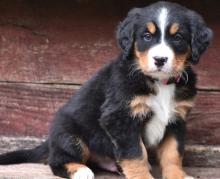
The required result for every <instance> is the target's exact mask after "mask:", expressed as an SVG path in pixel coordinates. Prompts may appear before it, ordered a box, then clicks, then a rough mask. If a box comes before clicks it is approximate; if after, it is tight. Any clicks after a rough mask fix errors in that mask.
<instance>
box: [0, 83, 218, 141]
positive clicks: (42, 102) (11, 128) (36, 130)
mask: <svg viewBox="0 0 220 179" xmlns="http://www.w3.org/2000/svg"><path fill="white" fill-rule="evenodd" d="M78 88H79V87H78V86H71V85H69V86H65V85H63V86H61V85H60V86H58V85H36V84H35V85H33V84H32V85H30V84H8V83H4V84H2V83H1V84H0V113H1V116H0V135H25V136H45V135H47V131H48V128H49V126H50V122H51V120H52V118H53V116H54V114H55V112H56V111H57V110H58V108H60V107H61V106H62V105H63V104H64V103H66V101H68V99H69V98H70V97H71V96H72V94H74V93H75V92H76V91H77V89H78ZM219 119H220V93H219V92H200V93H199V95H198V99H197V103H196V106H195V108H194V109H193V111H192V114H191V115H190V116H189V118H188V122H187V130H188V132H187V134H188V135H187V142H188V143H189V144H213V145H217V144H220V132H219V129H220V120H219Z"/></svg>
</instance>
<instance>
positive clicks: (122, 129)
mask: <svg viewBox="0 0 220 179" xmlns="http://www.w3.org/2000/svg"><path fill="white" fill-rule="evenodd" d="M106 111H107V112H104V114H103V115H102V118H100V120H99V122H100V125H101V126H102V128H103V129H104V131H105V132H106V134H107V135H108V136H109V138H110V140H111V142H112V144H113V145H114V147H113V149H112V150H113V151H114V155H115V159H116V161H117V162H118V164H119V166H120V167H121V169H122V172H123V174H124V175H125V177H126V179H152V178H153V177H152V176H151V174H150V172H149V168H148V157H147V151H146V149H145V147H144V145H143V142H142V140H141V137H140V136H141V135H140V133H141V123H140V121H138V120H135V119H134V118H132V117H130V116H129V113H128V112H127V111H126V110H124V109H123V108H121V107H118V108H116V110H114V111H110V110H106ZM109 111H110V113H109Z"/></svg>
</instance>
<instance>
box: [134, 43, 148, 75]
mask: <svg viewBox="0 0 220 179" xmlns="http://www.w3.org/2000/svg"><path fill="white" fill-rule="evenodd" d="M135 57H136V60H137V69H140V70H141V71H142V72H143V73H144V74H147V72H148V66H147V64H148V63H147V60H148V51H144V52H140V51H138V48H137V44H135Z"/></svg>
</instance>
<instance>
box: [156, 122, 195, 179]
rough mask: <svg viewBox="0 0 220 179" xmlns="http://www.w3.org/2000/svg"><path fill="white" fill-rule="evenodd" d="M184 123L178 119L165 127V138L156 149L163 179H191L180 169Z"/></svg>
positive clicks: (191, 178)
mask: <svg viewBox="0 0 220 179" xmlns="http://www.w3.org/2000/svg"><path fill="white" fill-rule="evenodd" d="M184 132H185V122H184V121H183V120H182V119H180V118H179V119H178V120H177V121H176V123H175V124H170V125H169V126H168V127H167V131H166V134H165V137H164V139H163V141H162V142H161V144H160V145H159V146H158V149H157V156H158V159H159V162H160V166H161V169H162V176H163V179H193V177H190V176H187V174H186V173H185V172H184V170H183V167H182V156H183V151H184Z"/></svg>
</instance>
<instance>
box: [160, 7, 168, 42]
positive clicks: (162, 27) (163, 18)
mask: <svg viewBox="0 0 220 179" xmlns="http://www.w3.org/2000/svg"><path fill="white" fill-rule="evenodd" d="M167 17H168V11H167V9H166V8H162V9H161V11H160V14H159V18H158V22H159V27H160V30H161V42H162V43H163V42H164V36H165V30H166V24H167Z"/></svg>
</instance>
